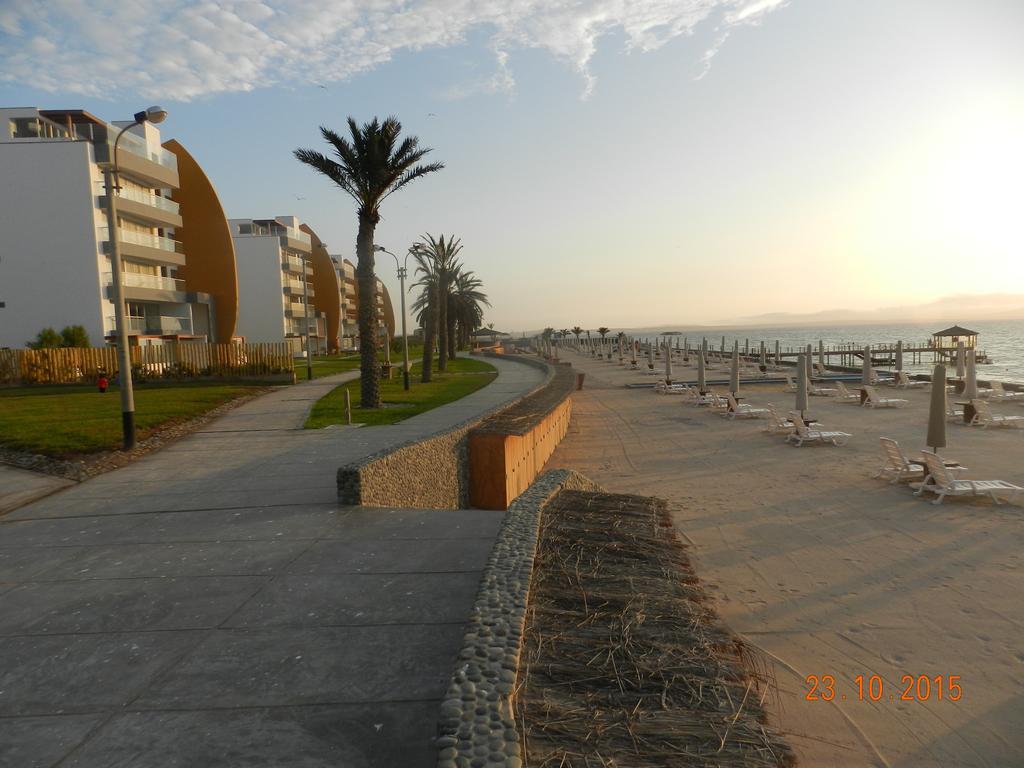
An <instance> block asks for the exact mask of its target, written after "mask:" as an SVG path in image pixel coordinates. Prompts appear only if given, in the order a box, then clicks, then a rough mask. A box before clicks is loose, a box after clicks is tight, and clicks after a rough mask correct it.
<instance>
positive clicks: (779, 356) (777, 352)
mask: <svg viewBox="0 0 1024 768" xmlns="http://www.w3.org/2000/svg"><path fill="white" fill-rule="evenodd" d="M775 364H776V365H781V364H782V350H781V349H779V340H778V339H776V340H775Z"/></svg>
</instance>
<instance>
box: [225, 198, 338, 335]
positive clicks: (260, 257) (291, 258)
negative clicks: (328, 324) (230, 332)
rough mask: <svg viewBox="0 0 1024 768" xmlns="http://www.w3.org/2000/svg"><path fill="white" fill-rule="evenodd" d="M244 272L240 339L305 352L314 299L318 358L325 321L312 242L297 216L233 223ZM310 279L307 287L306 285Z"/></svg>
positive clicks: (311, 329)
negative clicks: (317, 300) (286, 345)
mask: <svg viewBox="0 0 1024 768" xmlns="http://www.w3.org/2000/svg"><path fill="white" fill-rule="evenodd" d="M228 223H229V225H230V227H231V236H232V237H233V238H234V241H235V259H236V268H237V272H238V295H239V302H238V324H237V326H236V331H235V332H236V333H237V334H238V335H239V336H242V337H244V338H245V340H246V341H247V342H288V343H289V344H291V345H292V348H293V350H294V352H295V353H296V354H302V353H303V352H304V350H305V328H304V323H305V319H306V317H307V308H306V304H305V297H306V295H307V293H306V292H307V291H308V296H309V301H310V306H309V314H308V317H309V335H310V344H311V346H312V348H313V350H314V352H315V351H316V350H317V349H318V347H319V345H320V344H321V342H323V341H324V340H325V334H324V319H323V315H322V314H321V313H319V312H317V311H316V309H315V307H314V306H313V299H314V298H315V296H316V293H315V290H314V287H313V264H312V252H313V248H312V239H311V238H310V236H309V235H308V234H306V233H305V232H303V231H302V230H301V229H299V227H300V226H301V222H300V221H299V220H298V219H297V218H296V217H294V216H278V217H276V218H273V219H230V220H229V222H228ZM304 276H305V284H304V282H303V281H304Z"/></svg>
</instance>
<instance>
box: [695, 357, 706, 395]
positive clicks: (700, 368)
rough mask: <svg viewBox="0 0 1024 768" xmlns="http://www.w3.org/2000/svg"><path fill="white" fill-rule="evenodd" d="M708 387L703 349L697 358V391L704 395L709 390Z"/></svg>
mask: <svg viewBox="0 0 1024 768" xmlns="http://www.w3.org/2000/svg"><path fill="white" fill-rule="evenodd" d="M707 389H708V383H707V380H706V379H705V378H704V353H703V351H702V352H701V354H700V356H699V357H698V358H697V391H698V392H700V393H701V394H702V395H703V394H704V393H705V392H707Z"/></svg>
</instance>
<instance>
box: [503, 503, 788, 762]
mask: <svg viewBox="0 0 1024 768" xmlns="http://www.w3.org/2000/svg"><path fill="white" fill-rule="evenodd" d="M519 685H520V687H519V689H518V691H517V694H516V708H517V711H516V719H517V721H518V724H519V727H520V733H521V736H522V738H523V754H524V755H525V756H526V765H528V766H535V767H539V766H544V767H549V766H566V767H569V766H575V767H577V768H582V767H583V766H587V767H588V768H589V767H590V766H602V767H603V766H616V768H665V767H666V766H725V767H727V766H743V768H756V767H757V766H791V765H794V764H795V758H794V757H793V753H792V752H791V751H790V749H789V748H788V747H787V745H786V744H785V743H784V742H783V741H782V739H781V738H780V736H779V735H778V734H777V733H775V732H774V731H773V730H772V729H771V728H770V727H768V726H767V725H766V724H765V710H764V704H765V699H766V697H768V695H769V694H770V692H772V691H773V690H774V686H773V682H772V680H771V679H770V675H769V674H767V670H766V667H765V665H764V664H760V663H755V662H754V659H753V657H752V655H751V654H750V652H749V651H748V650H747V649H746V648H745V647H744V646H743V645H742V644H741V643H740V641H739V640H738V639H736V638H735V637H733V636H732V635H730V634H729V633H728V631H727V630H725V629H724V627H723V626H722V625H721V623H720V622H719V620H718V618H717V616H716V614H715V612H714V610H713V608H712V606H711V603H710V601H709V599H708V597H707V595H706V593H705V592H704V590H703V589H702V588H701V587H700V585H699V583H698V580H697V577H696V575H695V574H694V572H693V569H692V567H691V566H690V561H689V558H688V557H687V555H686V552H685V550H684V548H683V545H682V544H681V543H680V541H679V539H678V537H677V536H676V534H675V531H674V529H673V527H672V523H671V520H670V518H669V516H668V512H667V509H666V506H665V503H664V502H662V501H660V500H658V499H651V498H647V497H642V496H629V495H618V494H607V493H594V492H587V491H567V490H563V491H562V492H560V493H559V494H558V495H557V496H556V497H555V498H554V499H553V500H552V502H551V503H550V504H549V505H548V506H547V507H546V508H545V510H544V517H543V521H542V524H541V532H540V541H539V544H538V551H537V559H536V563H535V570H534V576H533V583H532V585H531V590H530V602H529V605H528V608H527V614H526V631H525V635H524V646H523V656H522V664H521V667H520V673H519Z"/></svg>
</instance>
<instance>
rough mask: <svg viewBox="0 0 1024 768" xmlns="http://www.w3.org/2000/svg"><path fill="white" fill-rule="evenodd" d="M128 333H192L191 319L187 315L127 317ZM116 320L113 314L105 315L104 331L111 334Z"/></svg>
mask: <svg viewBox="0 0 1024 768" xmlns="http://www.w3.org/2000/svg"><path fill="white" fill-rule="evenodd" d="M125 319H126V320H127V321H128V332H129V333H146V334H151V335H170V334H175V335H181V336H191V335H192V321H191V320H190V319H189V318H187V317H168V316H166V315H151V316H149V317H128V318H125ZM116 323H117V321H116V319H115V318H114V316H113V315H108V316H107V322H106V327H107V329H106V333H107V334H108V335H109V334H112V333H114V332H115V331H116V330H117V324H116Z"/></svg>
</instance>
